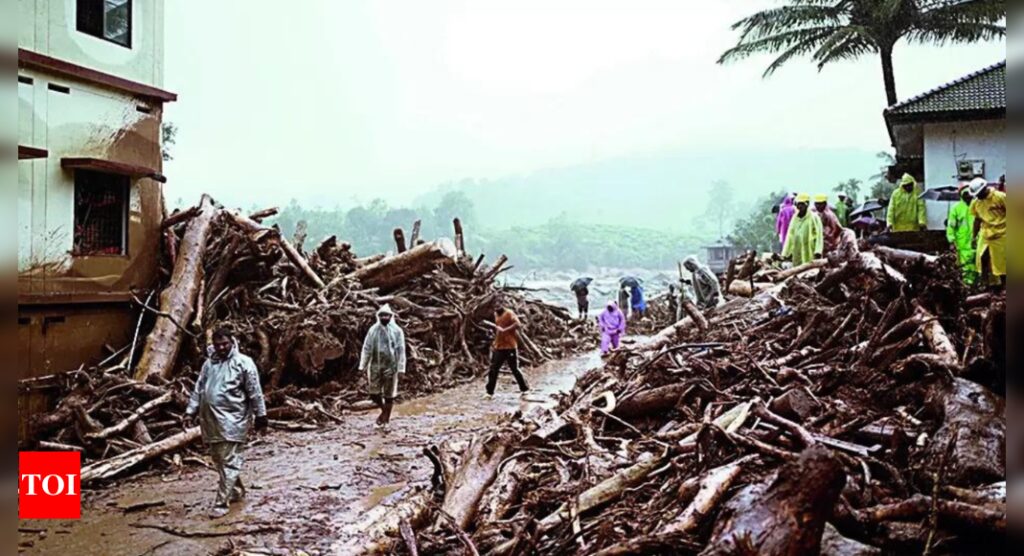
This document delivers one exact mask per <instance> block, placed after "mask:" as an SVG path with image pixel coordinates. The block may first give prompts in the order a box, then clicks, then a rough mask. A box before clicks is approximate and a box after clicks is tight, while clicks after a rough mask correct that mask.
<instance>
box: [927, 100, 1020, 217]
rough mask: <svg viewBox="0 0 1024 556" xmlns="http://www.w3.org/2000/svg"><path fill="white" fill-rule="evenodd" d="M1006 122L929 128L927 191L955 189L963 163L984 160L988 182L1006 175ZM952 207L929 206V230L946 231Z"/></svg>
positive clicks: (938, 124)
mask: <svg viewBox="0 0 1024 556" xmlns="http://www.w3.org/2000/svg"><path fill="white" fill-rule="evenodd" d="M1006 142H1007V136H1006V120H985V121H976V122H950V123H935V124H925V126H924V173H925V185H926V186H927V187H940V186H943V185H953V184H956V183H958V182H959V181H960V180H958V179H957V177H956V164H957V161H959V160H984V161H985V175H984V178H985V179H987V180H988V181H992V182H994V181H996V180H998V179H999V176H1001V175H1003V174H1005V173H1006ZM951 206H952V204H951V203H939V202H928V203H927V210H928V228H929V229H942V228H945V225H946V215H947V214H948V213H949V210H950V208H951Z"/></svg>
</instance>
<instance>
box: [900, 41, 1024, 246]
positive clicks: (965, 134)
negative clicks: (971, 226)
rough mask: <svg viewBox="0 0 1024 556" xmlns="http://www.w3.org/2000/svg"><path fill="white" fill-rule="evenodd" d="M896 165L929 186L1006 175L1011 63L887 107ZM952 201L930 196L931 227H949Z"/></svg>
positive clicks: (931, 187) (990, 178)
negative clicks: (949, 209)
mask: <svg viewBox="0 0 1024 556" xmlns="http://www.w3.org/2000/svg"><path fill="white" fill-rule="evenodd" d="M884 114H885V122H886V125H887V126H888V128H889V136H890V137H891V138H892V145H893V147H894V148H895V149H896V164H895V165H893V166H892V167H890V171H889V174H890V175H889V177H890V180H891V181H895V180H897V179H898V178H899V176H900V175H902V174H903V173H904V172H909V173H910V174H911V175H913V176H914V177H916V178H917V179H919V180H922V181H923V182H924V184H925V187H927V188H929V189H934V188H941V187H944V186H955V185H956V184H957V183H959V182H961V181H969V180H971V179H973V178H975V177H978V176H981V177H983V178H985V179H987V180H988V181H990V182H996V181H998V180H999V178H1000V177H1002V176H1004V175H1005V174H1006V154H1007V152H1006V151H1007V148H1006V147H1007V137H1006V62H1005V61H1003V62H1000V63H998V64H995V65H993V66H989V67H987V68H985V69H982V70H980V71H977V72H974V73H972V74H970V75H967V76H964V77H962V78H960V79H957V80H956V81H953V82H952V83H947V84H945V85H942V86H941V87H938V88H936V89H932V90H931V91H928V92H926V93H924V94H922V95H918V96H916V97H913V98H911V99H908V100H906V101H904V102H901V103H899V104H896V105H894V106H891V107H889V108H888V109H887V110H886V111H885V113H884ZM948 204H949V203H946V202H941V201H928V228H929V229H933V230H937V229H942V228H945V219H946V214H947V212H948Z"/></svg>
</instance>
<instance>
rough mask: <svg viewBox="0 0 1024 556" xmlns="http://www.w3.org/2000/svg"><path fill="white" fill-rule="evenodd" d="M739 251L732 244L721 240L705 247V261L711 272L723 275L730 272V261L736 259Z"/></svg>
mask: <svg viewBox="0 0 1024 556" xmlns="http://www.w3.org/2000/svg"><path fill="white" fill-rule="evenodd" d="M738 251H739V250H738V249H736V247H735V246H733V245H732V244H731V243H729V242H728V241H726V240H724V239H720V240H718V241H717V242H716V243H713V244H711V245H705V246H704V259H705V260H706V261H707V264H708V268H710V269H711V272H714V273H715V274H718V275H722V274H725V273H726V271H728V270H729V261H731V260H733V258H735V257H736V254H737V253H738Z"/></svg>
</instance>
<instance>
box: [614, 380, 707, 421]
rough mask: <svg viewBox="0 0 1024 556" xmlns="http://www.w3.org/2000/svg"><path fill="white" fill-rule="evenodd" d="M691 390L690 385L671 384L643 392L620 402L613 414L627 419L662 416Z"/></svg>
mask: <svg viewBox="0 0 1024 556" xmlns="http://www.w3.org/2000/svg"><path fill="white" fill-rule="evenodd" d="M689 390H690V385H688V384H669V385H668V386H661V387H659V388H651V389H650V390H643V391H641V392H637V393H636V394H633V395H632V396H629V397H627V398H623V399H621V400H619V401H618V404H617V406H616V407H615V411H613V412H612V414H613V415H615V416H616V417H622V418H626V419H628V418H631V417H643V416H645V415H653V414H660V413H662V412H664V411H666V410H669V409H672V408H673V407H675V405H676V404H677V403H679V400H680V398H682V397H683V394H686V393H687V392H688V391H689Z"/></svg>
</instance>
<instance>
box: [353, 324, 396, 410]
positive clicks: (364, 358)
mask: <svg viewBox="0 0 1024 556" xmlns="http://www.w3.org/2000/svg"><path fill="white" fill-rule="evenodd" d="M359 370H360V371H364V372H366V382H367V391H369V393H370V399H371V400H373V403H374V404H376V406H377V407H379V408H380V415H378V416H377V422H376V423H375V425H374V427H375V428H379V429H384V430H387V429H388V427H389V426H390V424H391V410H392V408H394V405H395V398H396V397H398V375H400V374H404V373H405V332H404V331H402V328H401V327H400V326H398V323H396V322H395V313H394V311H392V310H391V306H390V305H388V304H384V305H383V306H381V308H380V309H377V322H375V323H374V324H373V326H371V327H370V330H369V331H367V333H366V339H365V340H363V351H362V353H361V354H360V357H359Z"/></svg>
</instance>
